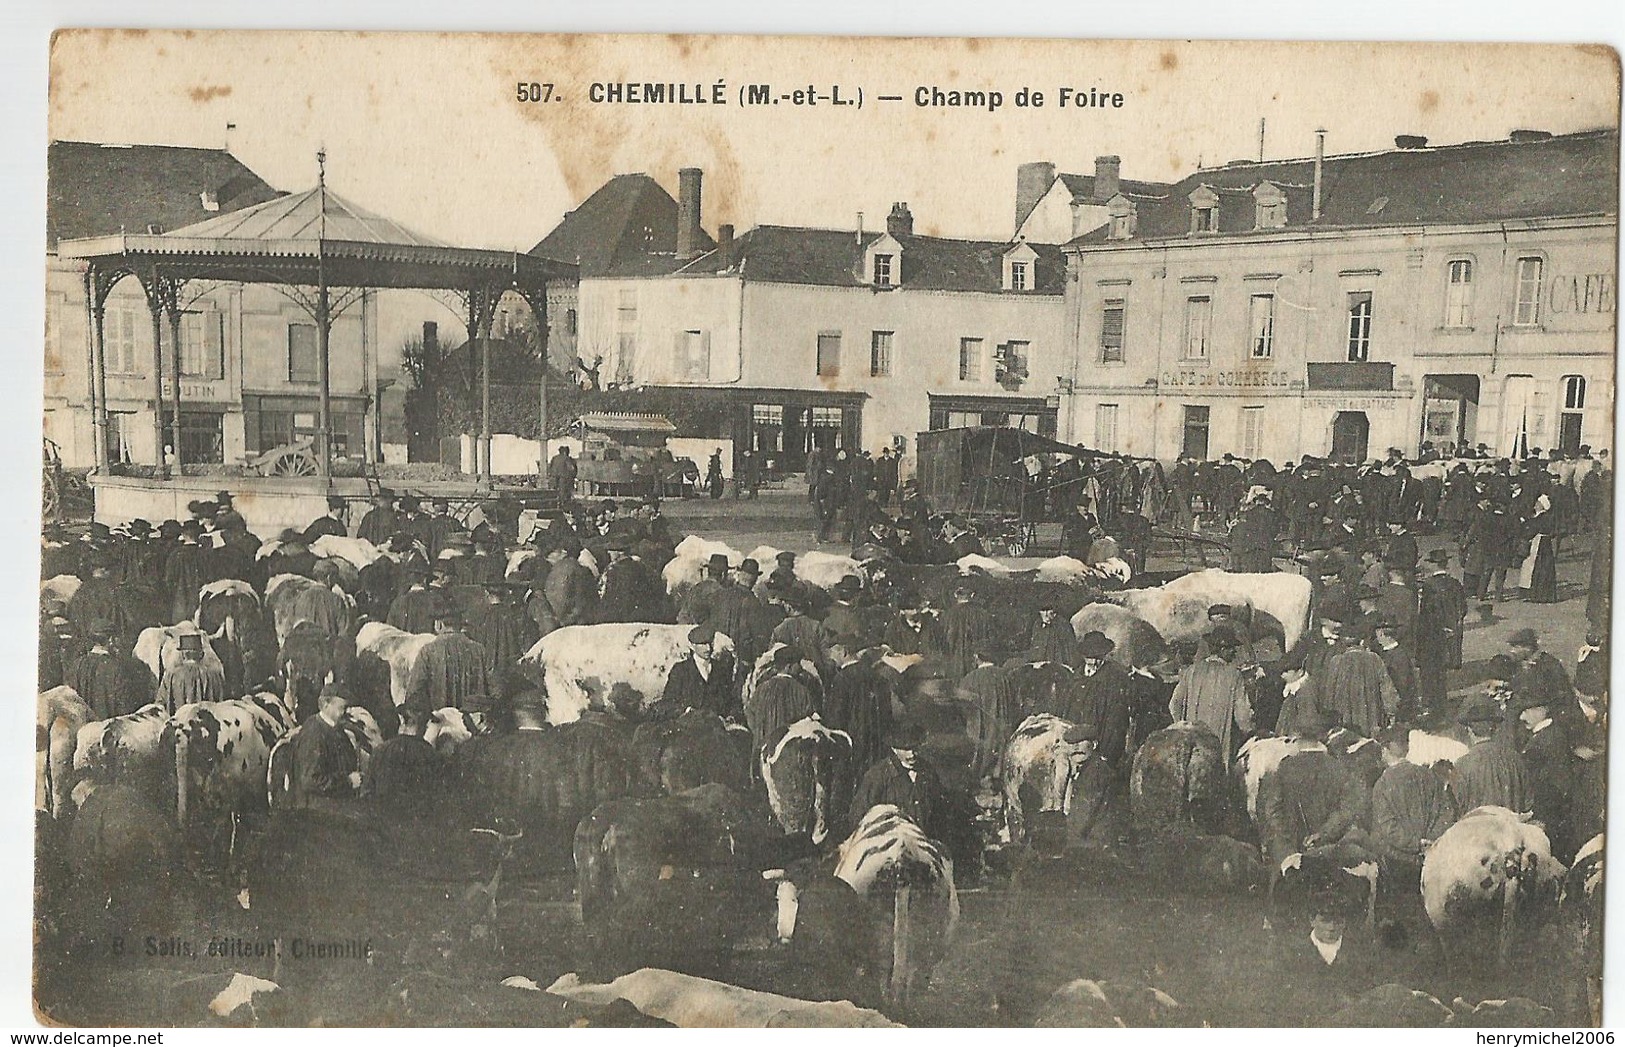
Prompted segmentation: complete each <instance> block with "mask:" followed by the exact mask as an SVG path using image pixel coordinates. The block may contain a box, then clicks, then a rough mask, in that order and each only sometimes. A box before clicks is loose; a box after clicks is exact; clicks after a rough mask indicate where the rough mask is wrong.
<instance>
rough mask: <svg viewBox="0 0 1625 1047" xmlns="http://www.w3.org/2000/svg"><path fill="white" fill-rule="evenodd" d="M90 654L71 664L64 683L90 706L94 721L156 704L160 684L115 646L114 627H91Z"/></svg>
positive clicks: (99, 622)
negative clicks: (155, 699) (154, 702)
mask: <svg viewBox="0 0 1625 1047" xmlns="http://www.w3.org/2000/svg"><path fill="white" fill-rule="evenodd" d="M89 637H90V650H88V651H86V652H85V653H84V655H82V656H81V657H80V658H79V659H78V660H76V661H74V662H72V663H71V664H70V665H69V666H68V667H67V671H66V673H65V674H64V680H63V682H65V683H66V684H67V685H68V686H69V687H72V688H73V689H74V691H76V692H77V693H78V695H79V697H80V698H82V699H84V702H85V704H86V705H88V706H90V712H91V717H92V719H96V720H106V719H110V718H111V717H114V716H123V715H125V714H126V713H133V712H135V711H136V710H137V709H139V708H141V707H142V706H143V705H146V704H147V703H148V702H151V701H152V700H153V694H154V692H155V690H156V688H157V686H158V682H157V681H156V680H154V679H153V678H152V670H150V669H148V668H147V667H146V665H144V664H143V663H142V662H141V661H140V660H139V659H137V658H135V657H134V656H132V655H129V654H125V653H124V652H123V651H122V649H119V648H116V647H115V646H114V643H113V640H114V629H113V623H112V622H111V621H110V620H108V619H106V618H98V619H96V620H95V621H93V622H91V623H90V630H89Z"/></svg>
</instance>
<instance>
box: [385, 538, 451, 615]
mask: <svg viewBox="0 0 1625 1047" xmlns="http://www.w3.org/2000/svg"><path fill="white" fill-rule="evenodd" d="M429 573H430V572H429V565H428V564H427V563H425V562H424V561H423V560H421V559H419V558H418V557H416V556H410V557H407V558H406V559H404V560H402V561H401V576H402V577H404V578H405V579H406V581H407V585H406V590H405V591H404V592H402V593H401V594H400V595H399V596H397V597H395V599H394V600H393V601H392V602H391V603H390V605H389V613H388V615H386V617H385V620H386V621H388V622H389V624H390V625H393V626H394V627H395V628H397V629H400V630H401V631H403V632H408V633H430V632H434V618H435V612H436V610H437V603H438V601H439V599H440V595H441V594H440V593H439V591H438V590H435V589H432V588H431V587H430V585H429Z"/></svg>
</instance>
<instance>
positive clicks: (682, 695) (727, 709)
mask: <svg viewBox="0 0 1625 1047" xmlns="http://www.w3.org/2000/svg"><path fill="white" fill-rule="evenodd" d="M716 638H717V631H716V630H715V629H713V628H711V627H710V626H709V625H696V626H695V627H694V628H692V629H690V630H689V631H688V646H689V652H688V654H686V655H684V656H683V657H682V658H681V659H679V660H678V661H676V662H674V663H673V664H672V667H671V672H670V673H669V674H668V675H667V676H666V689H665V690H664V691H663V692H662V694H661V699H660V703H659V705H660V706H661V707H668V708H669V711H670V712H671V714H672V715H678V714H681V713H682V712H683V711H684V710H687V709H700V710H703V711H705V712H708V713H714V714H715V715H717V716H721V717H723V718H724V719H734V718H736V717H737V716H738V715H739V708H738V702H737V700H736V698H735V695H736V693H737V692H736V691H735V688H734V675H735V674H734V658H733V655H731V654H729V653H728V652H726V651H721V652H719V651H717V650H716Z"/></svg>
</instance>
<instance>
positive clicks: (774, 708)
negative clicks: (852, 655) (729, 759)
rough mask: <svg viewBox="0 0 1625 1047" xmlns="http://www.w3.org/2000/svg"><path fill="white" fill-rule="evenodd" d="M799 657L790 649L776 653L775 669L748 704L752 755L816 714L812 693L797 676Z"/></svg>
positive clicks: (753, 693)
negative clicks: (787, 729)
mask: <svg viewBox="0 0 1625 1047" xmlns="http://www.w3.org/2000/svg"><path fill="white" fill-rule="evenodd" d="M800 661H801V659H800V656H799V655H798V653H797V652H796V651H795V650H794V649H792V648H789V647H778V648H775V649H774V651H773V667H772V669H771V670H769V673H768V675H767V677H766V678H765V679H763V680H762V682H761V683H759V684H757V685H756V689H755V690H754V691H753V692H752V693H751V696H750V698H749V700H748V701H746V702H745V707H744V713H745V725H746V726H747V727H749V728H750V736H751V741H752V743H753V748H752V750H751V751H752V752H753V753H755V754H756V756H757V757H760V756H761V753H762V750H763V749H765V748H766V747H767V746H769V745H772V744H774V743H776V742H777V741H778V739H779V736H780V735H782V734H783V733H784V732H785V729H786V728H788V727H789V726H790V725H791V724H793V723H795V722H797V721H798V720H803V719H805V718H807V717H808V716H811V715H812V714H813V713H815V712H817V711H818V709H817V706H816V705H815V704H814V702H813V696H812V692H811V691H809V690H808V689H807V686H806V685H805V684H803V683H802V682H801V680H800V678H799V677H798V676H797V674H796V671H795V670H796V668H797V667H798V666H799V664H800Z"/></svg>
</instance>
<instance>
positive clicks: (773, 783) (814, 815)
mask: <svg viewBox="0 0 1625 1047" xmlns="http://www.w3.org/2000/svg"><path fill="white" fill-rule="evenodd" d="M761 769H762V782H763V784H765V785H766V786H767V802H768V806H769V807H771V808H772V809H773V816H774V817H775V818H777V819H778V820H779V825H781V826H782V827H783V828H784V831H785V832H787V833H808V834H810V835H811V837H812V842H813V843H815V844H816V843H823V842H824V838H825V837H826V836H828V835H829V830H830V826H831V824H832V823H833V821H834V816H835V812H837V811H844V810H845V809H846V806H847V803H848V798H849V797H850V795H851V792H852V788H853V784H854V773H855V772H854V768H853V766H852V736H851V735H849V734H847V733H846V732H845V731H837V730H833V729H831V728H829V727H827V726H825V724H824V722H823V721H822V720H820V719H819V718H818V716H817V714H814V715H812V716H809V717H807V718H806V719H803V720H798V721H796V722H795V723H793V724H791V725H790V726H789V727H788V728H787V729H786V730H785V732H784V734H783V735H781V736H780V737H779V740H778V742H777V743H775V744H774V745H773V746H772V747H771V748H769V749H767V750H766V751H764V752H763V753H762V768H761Z"/></svg>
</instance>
